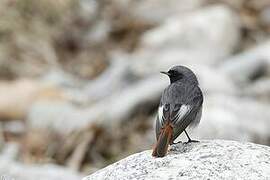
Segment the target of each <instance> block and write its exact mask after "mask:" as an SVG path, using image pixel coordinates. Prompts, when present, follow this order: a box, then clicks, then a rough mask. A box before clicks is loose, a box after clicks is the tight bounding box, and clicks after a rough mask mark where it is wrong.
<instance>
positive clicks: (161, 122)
mask: <svg viewBox="0 0 270 180" xmlns="http://www.w3.org/2000/svg"><path fill="white" fill-rule="evenodd" d="M162 116H163V106H159V108H158V120H159V122H160V124H161V125H162V124H163V121H162Z"/></svg>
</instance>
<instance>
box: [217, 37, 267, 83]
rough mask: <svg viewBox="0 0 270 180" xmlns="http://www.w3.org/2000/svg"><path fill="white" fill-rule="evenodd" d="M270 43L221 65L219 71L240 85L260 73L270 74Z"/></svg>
mask: <svg viewBox="0 0 270 180" xmlns="http://www.w3.org/2000/svg"><path fill="white" fill-rule="evenodd" d="M269 48H270V41H267V42H265V43H263V44H261V45H259V46H256V47H254V48H253V49H250V50H247V51H245V52H243V53H240V54H238V55H236V56H234V57H232V58H229V59H228V60H226V61H224V63H221V64H220V66H219V68H218V70H219V71H221V72H223V73H225V74H227V75H228V76H229V77H230V78H231V79H232V80H234V81H235V82H237V83H239V84H243V83H247V82H248V81H249V80H250V78H251V77H252V76H254V75H255V74H256V73H259V72H260V71H264V70H265V71H267V72H268V73H269V72H270V51H269Z"/></svg>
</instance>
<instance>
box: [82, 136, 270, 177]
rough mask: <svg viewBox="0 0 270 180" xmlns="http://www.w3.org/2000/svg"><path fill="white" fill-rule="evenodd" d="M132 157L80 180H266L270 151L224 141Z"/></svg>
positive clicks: (139, 154)
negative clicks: (163, 154) (154, 154)
mask: <svg viewBox="0 0 270 180" xmlns="http://www.w3.org/2000/svg"><path fill="white" fill-rule="evenodd" d="M151 152H152V151H151V150H150V151H144V152H141V153H137V154H134V155H131V156H129V157H127V158H125V159H123V160H121V161H119V162H116V163H114V164H112V165H110V166H108V167H106V168H104V169H101V170H99V171H97V172H95V173H93V174H92V175H90V176H88V177H85V178H84V179H83V180H92V179H93V180H96V179H107V180H110V179H112V180H113V179H122V180H131V179H136V180H142V179H149V180H158V179H164V180H166V179H170V180H174V179H250V180H251V179H252V180H253V179H269V178H270V163H269V161H270V148H269V147H268V146H262V145H257V144H252V143H240V142H234V141H225V140H213V141H202V142H200V143H192V144H187V145H185V144H178V145H174V146H172V147H171V150H170V151H169V153H168V155H167V156H165V157H164V158H154V157H152V156H151Z"/></svg>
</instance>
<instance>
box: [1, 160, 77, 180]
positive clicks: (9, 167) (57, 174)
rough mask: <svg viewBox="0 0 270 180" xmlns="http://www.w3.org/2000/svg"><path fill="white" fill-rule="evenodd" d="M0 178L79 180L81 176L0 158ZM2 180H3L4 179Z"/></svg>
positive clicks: (61, 169) (56, 167) (56, 168)
mask: <svg viewBox="0 0 270 180" xmlns="http://www.w3.org/2000/svg"><path fill="white" fill-rule="evenodd" d="M0 174H1V178H3V177H5V178H6V179H7V180H9V179H10V180H12V179H18V180H37V179H38V180H79V179H81V178H82V175H81V174H79V173H76V172H74V171H71V170H69V169H66V168H62V167H60V166H56V165H50V164H47V165H24V164H21V163H16V162H13V161H9V160H6V159H5V157H1V158H0ZM5 178H4V179H5Z"/></svg>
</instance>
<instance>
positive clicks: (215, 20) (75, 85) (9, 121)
mask: <svg viewBox="0 0 270 180" xmlns="http://www.w3.org/2000/svg"><path fill="white" fill-rule="evenodd" d="M269 35H270V1H268V0H259V1H258V0H235V1H225V0H182V1H179V0H144V1H142V0H140V1H139V0H137V1H135V0H133V1H132V0H39V1H36V0H1V1H0V152H1V154H0V174H1V175H7V176H10V177H14V178H15V179H27V180H29V179H58V180H59V179H80V178H81V177H82V176H83V175H84V174H90V173H91V172H94V171H96V170H97V169H100V168H102V167H104V166H106V165H108V164H110V163H112V162H115V161H116V160H119V159H121V158H123V157H125V156H127V155H129V154H133V153H135V152H139V151H141V150H145V149H151V148H152V146H153V144H154V142H155V136H154V129H153V127H154V120H155V116H156V110H157V107H158V104H159V98H160V96H161V92H162V91H163V89H164V88H165V87H166V85H167V84H168V83H169V81H168V78H167V77H165V76H164V75H161V74H159V71H161V70H168V69H169V68H170V67H171V66H173V65H186V66H188V67H190V68H191V69H193V70H194V72H195V73H196V74H197V76H198V77H199V81H200V85H201V88H202V89H203V92H204V95H205V102H204V111H203V117H202V120H201V124H200V126H199V127H198V128H197V129H196V130H194V131H191V130H189V132H191V136H192V137H193V138H194V139H231V140H238V141H250V142H254V143H259V144H264V145H270V131H269V129H270V111H269V108H270V106H269V105H270V36H269ZM183 138H185V137H183Z"/></svg>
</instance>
